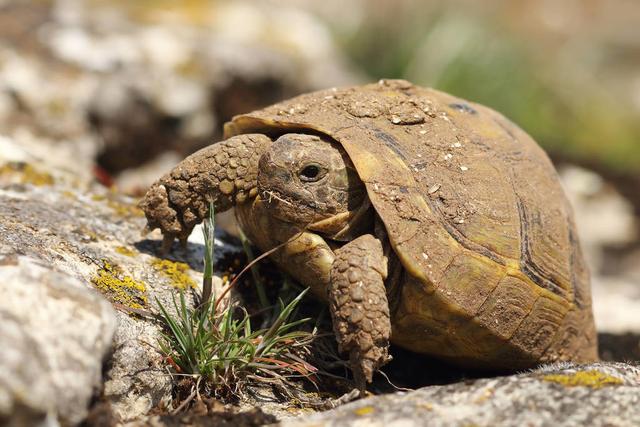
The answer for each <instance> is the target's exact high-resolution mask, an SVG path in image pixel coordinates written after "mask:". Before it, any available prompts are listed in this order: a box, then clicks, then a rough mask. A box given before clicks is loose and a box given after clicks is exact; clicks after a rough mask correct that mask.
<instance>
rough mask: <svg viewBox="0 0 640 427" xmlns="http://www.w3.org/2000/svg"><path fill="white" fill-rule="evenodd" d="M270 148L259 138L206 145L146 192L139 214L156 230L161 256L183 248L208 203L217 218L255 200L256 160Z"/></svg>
mask: <svg viewBox="0 0 640 427" xmlns="http://www.w3.org/2000/svg"><path fill="white" fill-rule="evenodd" d="M269 145H271V139H269V138H268V137H266V136H265V135H261V134H248V135H239V136H235V137H233V138H229V139H227V140H225V141H222V142H218V143H217V144H213V145H210V146H208V147H206V148H203V149H202V150H200V151H197V152H195V153H194V154H192V155H191V156H189V157H187V158H186V159H184V160H183V161H182V162H180V163H179V164H178V165H177V166H176V167H175V168H174V169H173V170H172V171H171V172H169V173H168V174H166V175H165V176H163V177H162V178H160V179H159V180H158V181H157V182H156V183H154V184H153V185H152V186H151V188H150V189H149V190H148V191H147V194H145V196H144V198H143V199H142V201H141V202H140V208H141V209H142V210H143V211H144V213H145V215H146V217H147V223H148V225H147V227H148V228H149V229H150V230H153V229H155V228H160V230H161V231H162V234H163V235H164V242H163V249H164V250H165V251H166V250H168V248H169V247H170V246H171V243H172V242H173V240H174V239H175V238H178V239H180V241H181V242H183V243H184V242H186V240H187V237H189V234H191V231H192V230H193V227H194V226H195V225H196V224H198V223H199V222H201V221H202V220H203V219H204V218H205V217H206V215H207V213H208V211H209V203H211V202H213V205H214V209H215V212H216V213H217V212H223V211H226V210H227V209H229V208H231V207H232V206H234V204H236V203H243V202H244V201H246V200H247V199H250V198H252V197H255V195H256V194H257V189H256V185H257V175H258V160H259V159H260V156H262V154H263V153H264V152H265V151H266V150H267V148H268V147H269Z"/></svg>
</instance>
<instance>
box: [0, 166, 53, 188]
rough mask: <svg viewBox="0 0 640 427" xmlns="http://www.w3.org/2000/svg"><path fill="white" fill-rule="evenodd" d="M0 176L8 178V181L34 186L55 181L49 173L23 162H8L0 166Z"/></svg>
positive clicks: (51, 183)
mask: <svg viewBox="0 0 640 427" xmlns="http://www.w3.org/2000/svg"><path fill="white" fill-rule="evenodd" d="M0 177H2V178H6V179H8V180H9V181H10V182H14V183H20V184H31V185H36V186H43V185H53V184H54V183H55V180H54V178H53V176H52V175H51V174H49V173H47V172H42V171H40V170H38V169H37V168H36V167H34V166H32V165H30V164H28V163H24V162H9V163H5V164H4V165H2V166H0Z"/></svg>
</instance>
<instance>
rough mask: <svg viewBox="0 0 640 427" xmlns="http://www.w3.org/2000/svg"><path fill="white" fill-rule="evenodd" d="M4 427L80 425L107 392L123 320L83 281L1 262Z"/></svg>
mask: <svg viewBox="0 0 640 427" xmlns="http://www.w3.org/2000/svg"><path fill="white" fill-rule="evenodd" d="M0 294H1V295H2V298H0V348H1V349H2V357H0V423H2V422H4V423H6V424H8V425H34V424H36V423H37V422H42V421H43V420H44V419H45V418H47V416H48V417H50V418H59V419H60V421H62V422H63V423H65V424H76V423H78V422H80V421H82V420H83V419H84V418H85V416H86V415H87V407H88V405H89V401H90V399H91V398H92V396H93V395H94V394H95V393H96V392H98V391H99V390H100V388H101V376H102V375H101V371H102V361H103V358H104V356H105V354H106V353H107V352H108V350H109V348H110V346H111V339H112V337H113V333H114V330H115V327H116V319H115V314H114V311H113V309H112V308H111V305H110V304H109V303H108V302H107V301H106V300H105V299H104V298H102V297H101V296H100V295H99V294H98V293H96V292H94V291H91V290H89V289H87V287H86V286H85V285H84V284H82V283H81V282H80V281H79V280H78V279H76V278H74V277H72V276H70V275H68V274H64V273H60V272H57V271H54V270H52V269H51V268H50V267H48V266H45V265H42V264H40V263H38V262H37V261H35V260H34V259H33V258H29V257H19V256H17V255H15V254H14V255H5V256H3V257H0Z"/></svg>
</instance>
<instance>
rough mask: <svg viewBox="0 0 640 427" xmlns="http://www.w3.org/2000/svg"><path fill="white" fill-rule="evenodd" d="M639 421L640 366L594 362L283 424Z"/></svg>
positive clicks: (424, 391)
mask: <svg viewBox="0 0 640 427" xmlns="http://www.w3.org/2000/svg"><path fill="white" fill-rule="evenodd" d="M638 420H640V368H639V367H637V366H632V365H627V364H623V363H595V364H591V365H584V366H571V365H550V366H547V367H544V368H541V369H538V370H536V371H532V372H528V373H525V374H521V375H514V376H508V377H497V378H489V379H481V380H475V381H469V382H460V383H456V384H451V385H445V386H431V387H424V388H421V389H419V390H416V391H412V392H408V393H395V394H388V395H382V396H375V397H371V398H368V399H363V400H359V401H357V402H354V403H351V404H347V405H344V406H341V407H338V408H336V409H334V410H331V411H327V412H322V413H317V414H313V415H310V416H306V417H301V418H296V419H291V420H285V421H283V422H282V423H281V424H280V425H282V426H284V427H298V426H314V427H320V426H323V427H333V426H335V427H337V426H385V427H401V426H498V425H499V426H532V427H534V426H580V425H588V426H634V425H637V422H638Z"/></svg>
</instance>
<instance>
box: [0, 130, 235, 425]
mask: <svg viewBox="0 0 640 427" xmlns="http://www.w3.org/2000/svg"><path fill="white" fill-rule="evenodd" d="M2 142H3V144H2V145H1V147H2V148H3V149H2V150H0V260H3V261H0V264H3V263H4V264H9V265H8V266H2V267H0V270H1V271H6V273H0V277H4V276H3V275H8V274H9V272H11V271H14V270H15V269H18V268H20V270H19V271H21V273H20V274H18V273H17V272H14V273H11V275H10V276H6V277H11V278H12V279H11V281H8V280H0V286H2V292H1V294H2V295H3V297H2V299H1V300H0V314H1V315H2V318H3V319H5V318H7V320H6V321H5V320H3V321H2V323H1V324H0V330H1V331H2V332H1V333H0V339H1V340H2V342H1V343H0V349H2V357H1V358H0V378H2V382H3V383H2V390H3V391H2V392H0V395H1V396H2V397H0V408H1V411H2V414H3V415H6V416H9V417H14V416H17V414H18V413H22V410H20V411H19V410H18V406H17V405H19V404H20V401H18V400H16V399H17V398H16V397H15V396H14V394H15V393H16V392H17V390H18V388H17V387H19V386H20V387H23V388H22V389H20V390H21V391H22V395H23V396H25V402H24V403H23V406H24V405H30V406H29V407H33V408H35V409H33V411H32V412H34V411H36V409H37V410H42V411H45V412H46V411H48V410H51V411H57V412H58V414H59V419H60V420H62V421H65V422H66V421H68V422H69V423H70V424H74V423H77V422H78V421H80V420H81V419H82V416H83V414H85V413H86V407H87V404H88V403H89V398H90V397H91V396H92V394H93V393H94V392H95V391H96V390H95V387H96V386H98V385H99V384H100V381H99V380H100V371H101V359H102V356H103V354H104V353H105V351H106V350H107V348H108V347H109V346H110V344H111V336H112V335H113V353H112V355H111V356H110V357H109V359H108V361H107V366H106V371H105V372H106V373H105V379H104V389H103V390H97V391H98V392H102V393H103V394H104V399H105V400H106V401H107V402H110V403H111V406H112V408H113V411H114V413H115V414H116V416H118V417H119V418H120V419H123V420H126V419H130V418H134V417H137V416H139V415H141V414H145V413H146V412H148V411H149V409H151V408H152V407H155V406H157V405H158V404H160V402H163V401H164V402H166V401H169V400H170V399H171V387H172V383H171V378H170V377H169V376H168V375H167V373H166V368H165V365H164V363H163V361H162V356H161V354H160V353H159V352H158V351H157V342H158V338H159V337H160V330H159V325H158V324H157V322H154V321H150V320H148V319H146V318H144V317H141V316H138V315H136V314H135V313H134V310H143V311H145V312H157V303H156V300H159V301H161V302H162V303H163V304H164V305H165V306H170V305H171V304H172V303H171V301H172V298H173V296H175V295H176V294H177V291H178V290H179V289H181V290H184V291H185V292H186V294H187V297H188V298H189V300H190V301H191V296H192V295H193V294H194V292H195V291H197V290H198V288H199V286H200V285H199V284H200V283H201V281H202V275H201V273H200V272H201V271H202V258H203V253H204V252H203V251H204V247H203V245H202V244H201V243H197V242H193V241H191V242H189V243H188V245H187V248H186V249H184V250H181V249H179V248H177V246H176V248H175V249H174V251H173V254H172V256H170V257H168V258H159V257H158V256H157V255H156V253H157V249H158V248H159V247H160V242H161V239H160V235H159V233H153V234H151V235H149V236H142V234H141V231H142V230H143V228H144V225H145V223H146V221H145V219H144V217H143V215H142V212H141V211H140V210H139V209H138V208H137V207H136V200H134V199H132V198H129V197H126V196H122V195H119V194H117V193H114V192H112V191H110V190H108V189H106V188H104V187H102V186H99V185H96V184H92V183H91V182H87V181H84V180H82V179H81V178H80V177H77V176H74V175H73V174H71V173H68V172H65V171H61V170H58V169H55V168H51V167H50V166H49V165H47V164H46V163H44V162H40V161H39V160H38V159H37V158H36V156H34V155H33V153H29V152H27V151H21V150H20V146H19V145H18V144H16V143H15V142H13V141H11V140H10V139H6V138H5V139H3V140H2ZM5 143H6V144H5ZM194 237H196V238H197V237H199V236H194ZM217 237H222V236H217ZM196 240H197V239H196ZM221 242H222V240H221V239H220V238H216V245H217V249H216V250H218V249H220V248H219V245H220V243H221ZM230 248H231V249H230ZM224 249H225V251H226V252H220V251H219V250H218V251H217V253H216V257H217V260H218V261H219V262H220V260H222V258H223V257H224V256H229V253H228V252H229V251H230V250H232V249H233V248H232V247H230V246H229V245H225V248H224ZM236 250H237V249H236ZM235 253H236V254H237V252H235ZM16 260H17V261H16ZM23 260H28V262H29V264H28V265H29V267H28V268H27V267H26V264H25V266H22V263H23ZM16 262H17V263H18V264H16ZM24 262H26V261H24ZM37 265H41V266H44V267H37V268H36V266H37ZM30 269H31V270H33V271H31V272H30V271H29V270H30ZM220 286H221V279H219V278H217V277H216V278H214V287H215V289H216V292H220ZM31 287H32V288H33V291H29V292H28V293H27V291H26V290H27V289H30V288H31ZM9 288H10V289H9ZM60 288H62V289H60ZM99 294H102V296H100V295H99ZM19 298H23V299H24V302H21V301H22V300H20V299H19ZM106 301H109V302H111V305H113V306H114V307H115V308H117V309H118V312H117V314H116V316H117V323H118V325H117V329H116V330H115V334H114V332H113V327H114V326H113V323H114V320H113V317H114V315H113V314H112V313H111V311H109V310H107V309H106V308H105V307H108V306H109V304H108V303H107V302H106ZM5 305H8V306H7V307H5ZM90 305H92V306H93V309H92V310H90V309H89V308H87V306H90ZM9 309H10V310H11V311H7V310H9ZM40 310H42V312H41V311H40ZM50 310H53V311H50ZM7 316H8V317H7ZM47 316H49V317H47ZM11 319H16V320H15V322H18V323H24V325H22V327H23V328H27V327H28V328H27V329H25V330H24V331H22V330H21V329H18V328H17V326H16V327H15V328H14V327H13V326H12V325H13V321H11V322H10V320H11ZM25 319H29V321H28V322H26V320H25ZM39 324H42V330H41V331H36V330H35V329H34V328H35V327H37V326H38V325H39ZM32 330H33V331H32ZM36 332H37V333H36ZM29 334H31V335H29ZM5 340H8V341H6V342H5ZM56 349H57V350H56ZM54 350H55V351H58V352H57V353H56V352H55V351H54ZM89 353H90V357H89V355H88V354H89ZM14 354H15V355H17V356H15V357H14V356H13V355H14ZM9 356H11V357H9ZM18 363H20V365H18ZM38 364H39V365H42V366H41V367H40V368H39V369H36V368H37V367H38ZM18 367H19V368H21V369H26V371H25V372H24V373H23V374H22V375H25V377H24V380H23V382H22V383H17V382H16V381H17V380H13V379H11V378H12V377H11V376H9V375H10V374H9V373H12V372H20V371H18V370H16V369H17V368H18ZM43 370H44V371H43ZM70 371H71V372H72V373H73V375H72V378H69V372H70ZM5 377H7V378H8V379H4V378H5ZM76 377H77V378H76ZM17 378H23V377H17ZM9 379H11V381H12V383H10V384H9V385H10V386H8V385H5V382H6V381H8V380H9ZM32 379H33V380H34V382H33V383H32V384H30V381H31V380H32ZM21 381H22V380H21ZM14 383H15V385H12V384H14ZM76 383H77V384H78V386H77V387H76V386H75V384H76ZM25 385H28V388H26V389H25V388H24V386H25ZM45 386H47V387H48V388H45ZM80 386H82V387H80ZM11 396H13V397H11ZM43 396H46V397H47V398H46V399H44V398H43ZM51 396H55V398H52V397H51ZM26 399H28V400H26ZM39 399H40V400H39ZM32 401H33V403H32ZM38 402H44V403H42V405H44V404H45V403H46V404H47V405H49V404H51V405H52V406H51V409H50V408H49V407H48V406H44V407H42V408H40V407H37V404H38ZM34 413H35V412H34Z"/></svg>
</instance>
